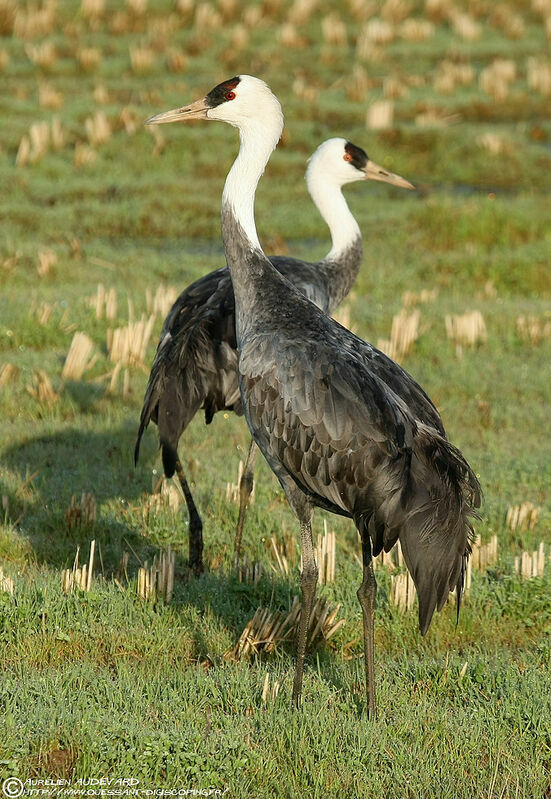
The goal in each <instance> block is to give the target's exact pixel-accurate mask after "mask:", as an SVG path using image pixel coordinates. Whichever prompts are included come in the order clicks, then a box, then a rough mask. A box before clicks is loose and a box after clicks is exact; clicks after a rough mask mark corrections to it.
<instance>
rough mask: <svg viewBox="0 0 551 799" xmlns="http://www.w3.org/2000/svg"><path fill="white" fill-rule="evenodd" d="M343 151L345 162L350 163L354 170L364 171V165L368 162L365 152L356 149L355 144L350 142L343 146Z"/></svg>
mask: <svg viewBox="0 0 551 799" xmlns="http://www.w3.org/2000/svg"><path fill="white" fill-rule="evenodd" d="M344 150H345V152H346V155H347V156H348V158H347V159H346V160H347V161H350V163H351V164H352V166H355V167H356V169H360V170H364V169H365V167H366V164H367V162H368V160H369V158H368V155H367V153H366V151H365V150H362V148H361V147H356V145H355V144H352V142H350V141H347V142H346V144H345V145H344Z"/></svg>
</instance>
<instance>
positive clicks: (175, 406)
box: [134, 256, 329, 477]
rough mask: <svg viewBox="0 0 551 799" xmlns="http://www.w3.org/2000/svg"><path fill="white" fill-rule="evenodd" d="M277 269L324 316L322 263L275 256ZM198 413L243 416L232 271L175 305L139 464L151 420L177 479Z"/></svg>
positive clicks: (143, 420) (144, 420) (154, 375)
mask: <svg viewBox="0 0 551 799" xmlns="http://www.w3.org/2000/svg"><path fill="white" fill-rule="evenodd" d="M271 260H272V263H273V264H274V266H275V267H276V269H277V270H278V271H279V272H280V273H281V274H283V275H285V277H286V278H287V279H288V280H290V281H291V283H293V285H295V286H296V287H297V288H298V290H299V291H301V292H302V293H303V294H304V295H305V296H306V297H307V298H308V299H309V300H311V301H312V302H314V303H315V304H316V305H317V306H318V307H320V308H321V309H322V310H323V311H327V310H328V305H329V287H328V285H327V280H326V277H325V275H324V274H323V273H322V272H321V271H320V269H319V268H318V265H317V264H310V263H307V262H305V261H298V260H296V259H294V258H286V257H281V256H274V257H273V258H272V259H271ZM199 408H204V411H205V421H206V423H207V424H209V423H210V422H211V421H212V417H213V416H214V414H215V413H216V412H217V411H220V410H233V411H236V412H237V413H241V412H242V410H241V399H240V396H239V387H238V384H237V343H236V338H235V298H234V294H233V287H232V282H231V278H230V273H229V270H228V268H227V266H225V267H223V268H221V269H217V270H216V271H214V272H210V273H209V274H208V275H205V276H204V277H201V278H199V280H196V281H195V282H194V283H192V284H191V285H190V286H188V288H187V289H185V291H183V292H182V293H181V294H180V296H179V297H178V299H177V300H176V302H175V303H174V305H173V306H172V308H171V310H170V312H169V314H168V316H167V318H166V320H165V323H164V325H163V330H162V333H161V338H160V341H159V345H158V347H157V352H156V355H155V359H154V361H153V366H152V368H151V374H150V377H149V382H148V385H147V389H146V392H145V397H144V403H143V408H142V412H141V416H140V426H139V429H138V435H137V439H136V445H135V449H134V460H135V462H137V461H138V457H139V453H140V444H141V439H142V436H143V433H144V431H145V429H146V428H147V426H148V424H149V422H150V421H153V422H155V423H156V424H157V425H158V428H159V439H160V443H161V450H162V456H163V468H164V470H165V474H166V475H167V477H171V476H172V475H173V474H174V470H175V467H176V460H177V458H178V452H177V448H178V441H179V439H180V436H181V435H182V433H183V431H184V430H185V429H186V427H187V426H188V424H189V423H190V421H191V419H192V418H193V417H194V416H195V414H196V413H197V411H198V410H199Z"/></svg>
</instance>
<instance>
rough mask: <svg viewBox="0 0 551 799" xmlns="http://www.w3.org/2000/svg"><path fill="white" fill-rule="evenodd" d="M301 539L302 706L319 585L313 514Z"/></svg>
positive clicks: (297, 692)
mask: <svg viewBox="0 0 551 799" xmlns="http://www.w3.org/2000/svg"><path fill="white" fill-rule="evenodd" d="M300 538H301V545H302V574H301V578H300V581H301V585H302V611H301V614H300V624H299V629H298V651H297V668H296V671H295V681H294V683H293V704H295V705H296V706H297V707H298V706H299V705H300V697H301V694H302V674H303V672H304V656H305V654H306V642H307V638H308V626H309V624H310V615H311V613H312V607H313V605H314V599H315V596H316V586H317V584H318V567H317V566H316V560H315V558H314V542H313V540H312V513H311V511H310V514H309V519H308V520H303V519H301V521H300Z"/></svg>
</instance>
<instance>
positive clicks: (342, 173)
mask: <svg viewBox="0 0 551 799" xmlns="http://www.w3.org/2000/svg"><path fill="white" fill-rule="evenodd" d="M357 180H378V181H383V182H385V183H390V184H392V185H394V186H402V187H404V188H408V189H412V188H413V186H412V185H411V183H409V182H408V181H407V180H404V178H402V177H400V176H399V175H395V174H393V173H392V172H388V171H387V170H386V169H383V167H381V166H379V165H378V164H376V163H375V162H374V161H371V160H370V159H369V158H368V156H367V154H366V153H365V152H364V150H362V149H361V148H360V147H356V145H354V144H352V143H351V142H349V141H347V140H346V139H341V138H336V139H329V140H328V141H325V142H323V144H320V146H319V147H318V149H317V150H316V151H315V153H314V154H313V156H312V157H311V158H310V161H309V164H308V169H307V171H306V183H307V186H308V190H309V192H310V195H311V197H312V199H313V201H314V203H315V205H316V207H317V208H318V209H319V211H320V213H321V215H322V217H323V219H324V220H325V221H326V223H327V225H328V227H329V231H330V234H331V241H332V247H331V250H330V251H329V253H328V254H327V255H326V256H325V258H324V259H323V260H322V261H320V262H319V263H308V262H306V261H300V260H298V259H296V258H289V257H286V256H274V257H272V258H270V261H271V263H272V264H273V266H275V268H276V269H277V270H278V271H279V272H280V273H281V274H282V275H284V276H285V277H286V278H287V280H289V281H290V282H291V283H293V285H295V286H296V287H297V288H298V289H299V290H300V291H301V292H302V293H303V294H304V295H305V296H306V297H308V299H310V300H312V302H314V303H315V304H316V305H317V306H318V307H319V308H321V309H322V311H324V312H325V313H332V312H333V311H334V310H335V308H337V306H338V305H339V304H340V303H341V302H342V300H343V299H344V297H345V296H346V295H347V294H348V292H349V291H350V288H351V286H352V284H353V282H354V280H355V279H356V275H357V274H358V270H359V268H360V264H361V260H362V238H361V233H360V228H359V227H358V224H357V222H356V220H355V219H354V217H353V216H352V214H351V212H350V209H349V208H348V205H347V202H346V200H345V198H344V196H343V193H342V191H341V188H342V186H344V185H345V184H347V183H352V182H354V181H357ZM199 408H203V409H204V411H205V422H206V424H210V422H211V421H212V417H213V416H214V414H215V413H216V411H219V410H234V411H236V412H237V413H239V414H241V413H242V410H241V399H240V395H239V385H238V382H237V344H236V339H235V300H234V295H233V288H232V284H231V278H230V274H229V271H228V268H227V267H224V268H222V269H218V270H216V271H215V272H211V273H210V274H208V275H205V276H204V277H202V278H200V279H199V280H196V281H195V282H194V283H192V284H191V285H190V286H188V288H187V289H185V290H184V291H183V292H182V293H181V294H180V296H179V297H178V299H177V300H176V302H175V303H174V305H173V306H172V308H171V310H170V312H169V314H168V316H167V318H166V320H165V323H164V326H163V330H162V333H161V338H160V341H159V345H158V347H157V353H156V355H155V360H154V361H153V366H152V368H151V374H150V377H149V382H148V385H147V389H146V392H145V398H144V404H143V408H142V412H141V417H140V426H139V430H138V436H137V441H136V447H135V453H134V457H135V461H136V462H137V460H138V456H139V449H140V442H141V438H142V435H143V433H144V430H145V428H146V427H147V425H148V424H149V422H150V420H153V421H154V422H155V423H156V424H157V426H158V428H159V438H160V444H161V450H162V460H163V469H164V473H165V475H166V476H167V477H172V476H173V475H174V473H176V474H177V475H178V479H179V481H180V484H181V486H182V490H183V492H184V497H185V499H186V504H187V507H188V513H189V565H190V568H191V569H193V571H194V572H195V573H196V574H198V573H200V572H201V571H202V569H203V559H202V553H203V535H202V530H203V524H202V521H201V517H200V515H199V512H198V511H197V507H196V505H195V502H194V499H193V496H192V493H191V490H190V487H189V483H188V481H187V479H186V476H185V473H184V470H183V467H182V462H181V460H180V458H179V456H178V442H179V440H180V437H181V435H182V433H183V432H184V430H185V429H186V427H187V426H188V424H189V423H190V422H191V420H192V419H193V417H194V416H195V414H196V413H197V411H198V410H199ZM257 451H258V450H257V447H256V445H255V444H254V440H252V441H251V446H250V448H249V452H248V455H247V458H246V461H245V468H244V471H243V475H242V478H241V483H240V491H239V494H240V498H239V516H238V522H237V531H236V537H235V556H234V557H235V561H236V563H237V561H238V560H239V556H240V547H241V538H242V533H243V524H244V520H245V513H246V508H247V505H248V501H249V497H250V494H251V491H252V487H253V471H254V462H255V459H256V453H257Z"/></svg>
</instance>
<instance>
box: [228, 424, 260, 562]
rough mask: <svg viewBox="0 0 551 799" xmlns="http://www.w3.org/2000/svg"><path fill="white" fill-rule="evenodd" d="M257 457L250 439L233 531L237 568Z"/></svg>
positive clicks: (234, 557) (256, 449)
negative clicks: (234, 529)
mask: <svg viewBox="0 0 551 799" xmlns="http://www.w3.org/2000/svg"><path fill="white" fill-rule="evenodd" d="M257 455H258V447H257V446H256V444H255V442H254V438H251V444H250V447H249V451H248V453H247V460H246V461H245V468H244V469H243V474H242V475H241V481H240V483H239V516H238V518H237V529H236V531H235V547H234V555H233V565H234V568H237V564H238V563H239V558H240V557H241V539H242V538H243V525H244V523H245V514H246V512H247V507H248V505H249V499H250V498H251V494H252V490H253V486H254V467H255V463H256V456H257Z"/></svg>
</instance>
